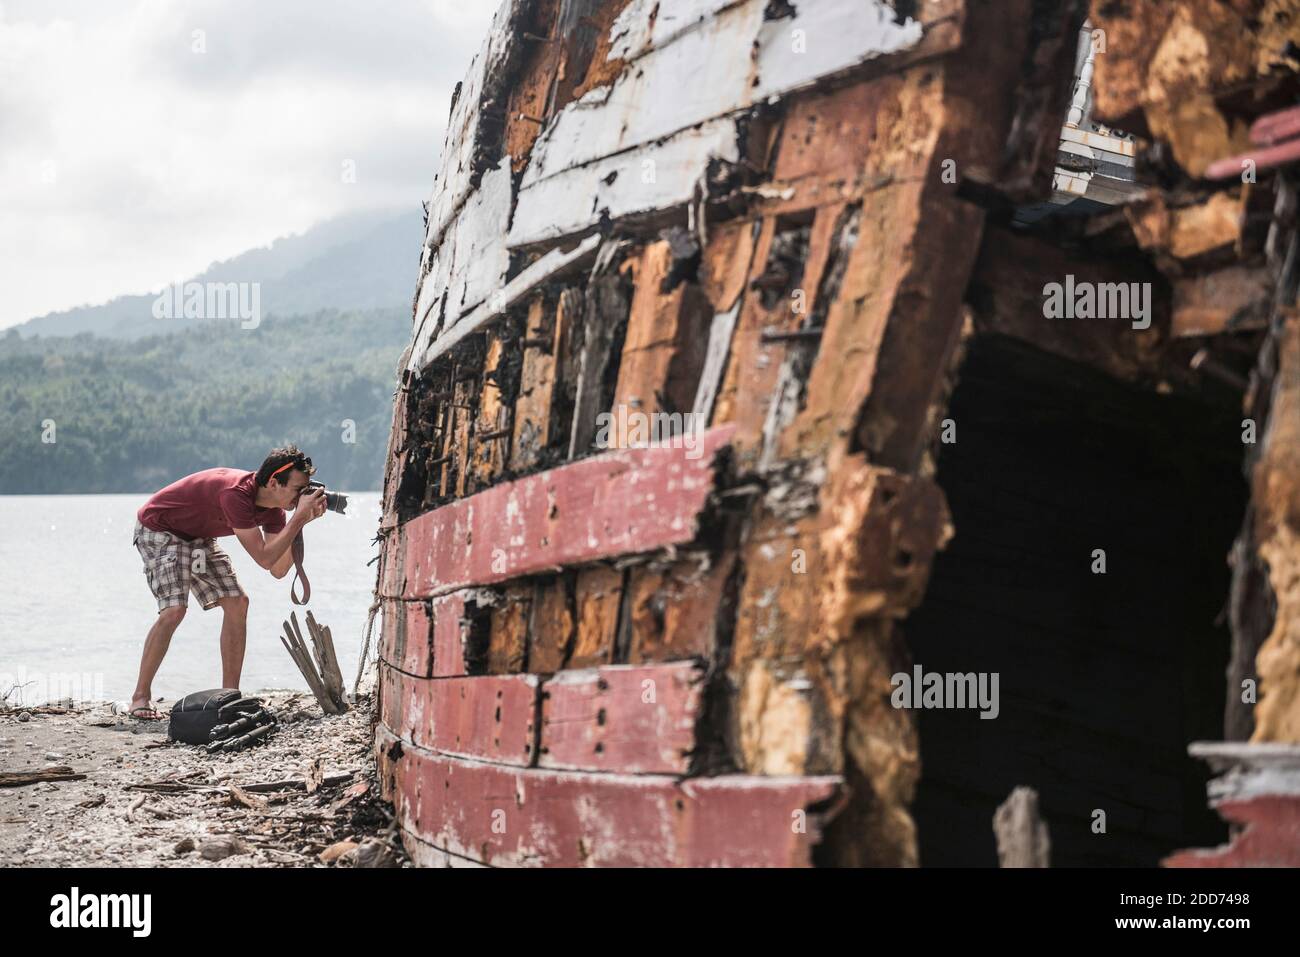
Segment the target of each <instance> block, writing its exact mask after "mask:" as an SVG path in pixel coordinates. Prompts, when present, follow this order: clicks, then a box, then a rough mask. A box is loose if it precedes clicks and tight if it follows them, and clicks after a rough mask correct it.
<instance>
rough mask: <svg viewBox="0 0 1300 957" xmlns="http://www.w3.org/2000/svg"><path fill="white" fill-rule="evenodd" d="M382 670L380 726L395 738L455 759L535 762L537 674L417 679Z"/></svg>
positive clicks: (394, 670)
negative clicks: (383, 684) (382, 691)
mask: <svg viewBox="0 0 1300 957" xmlns="http://www.w3.org/2000/svg"><path fill="white" fill-rule="evenodd" d="M380 667H381V669H382V680H384V682H385V691H384V694H383V695H382V698H381V709H380V721H381V722H382V723H383V725H384V726H385V727H386V728H388V729H389V730H390V731H391V732H392V733H393V734H395V735H396V736H397V737H399V738H402V739H403V740H405V741H409V742H411V743H412V744H415V745H417V746H419V747H421V748H427V749H429V750H431V751H437V752H439V753H441V754H448V755H453V756H456V757H465V758H474V759H476V760H480V761H491V762H496V763H501V764H513V765H519V766H521V767H523V766H528V765H531V764H533V763H534V761H535V755H536V751H537V728H536V718H537V695H538V687H539V685H540V683H541V679H539V678H538V677H536V676H535V675H504V676H497V675H479V676H475V677H469V678H415V677H412V676H411V675H407V674H403V673H402V672H400V671H398V670H397V669H396V668H393V667H391V666H389V665H387V664H381V665H380Z"/></svg>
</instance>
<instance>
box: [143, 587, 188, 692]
mask: <svg viewBox="0 0 1300 957" xmlns="http://www.w3.org/2000/svg"><path fill="white" fill-rule="evenodd" d="M184 617H185V606H184V605H170V606H168V607H167V608H164V609H163V610H162V611H160V612H158V619H157V620H156V621H155V622H154V623H153V627H151V628H150V629H149V634H148V635H147V636H145V639H144V654H143V655H141V656H140V677H139V678H138V679H137V680H136V683H135V691H134V692H132V694H131V709H132V710H134V709H136V708H144V707H148V705H149V700H150V698H152V697H153V692H152V686H153V677H154V675H156V674H157V673H158V668H159V666H160V665H161V664H162V661H163V657H164V656H165V655H166V654H167V648H168V646H170V645H171V640H172V635H173V633H175V631H176V626H177V625H179V624H180V623H181V619H182V618H184Z"/></svg>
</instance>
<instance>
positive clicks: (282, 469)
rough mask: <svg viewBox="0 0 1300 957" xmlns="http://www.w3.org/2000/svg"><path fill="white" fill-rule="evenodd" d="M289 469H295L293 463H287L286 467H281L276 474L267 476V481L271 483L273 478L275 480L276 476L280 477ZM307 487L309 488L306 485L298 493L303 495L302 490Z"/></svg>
mask: <svg viewBox="0 0 1300 957" xmlns="http://www.w3.org/2000/svg"><path fill="white" fill-rule="evenodd" d="M288 468H293V463H292V462H286V463H285V464H284V465H281V466H280V467H279V468H278V469H276V470H275V471H274V472H272V473H271V474H270V475H269V476H267V481H270V480H271V479H272V478H274V477H275V476H277V475H279V474H280V473H281V472H283V471H284V470H285V469H288ZM306 487H307V486H306V485H304V486H303V487H302V488H300V489H298V492H299V493H301V492H302V489H303V488H306Z"/></svg>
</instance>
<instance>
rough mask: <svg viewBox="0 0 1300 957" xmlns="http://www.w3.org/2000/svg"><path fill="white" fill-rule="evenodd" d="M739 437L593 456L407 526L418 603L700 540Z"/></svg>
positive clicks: (723, 432)
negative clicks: (721, 469) (728, 453)
mask: <svg viewBox="0 0 1300 957" xmlns="http://www.w3.org/2000/svg"><path fill="white" fill-rule="evenodd" d="M731 431H732V430H731V429H729V428H726V427H722V428H716V429H710V430H708V431H707V432H704V433H702V434H700V435H698V436H697V437H696V438H697V439H698V441H699V444H698V445H697V446H695V447H694V448H693V449H692V448H687V447H685V446H683V447H681V448H672V447H667V446H654V447H649V448H637V449H626V450H620V451H616V452H609V453H606V454H603V455H597V456H592V457H591V458H588V459H584V460H582V461H579V462H573V463H570V464H568V465H564V466H561V467H559V468H556V469H551V470H549V471H546V472H539V473H538V474H536V475H530V476H528V477H527V478H523V479H518V480H516V481H514V482H505V483H502V484H500V485H496V486H493V487H492V488H490V489H487V490H485V491H483V492H480V493H478V494H477V495H473V496H470V497H468V498H465V499H461V500H459V501H456V502H451V503H449V504H447V505H445V506H443V507H441V508H437V509H434V510H432V511H430V512H426V513H425V514H424V515H421V516H419V517H418V518H415V519H412V520H411V521H409V522H407V523H406V524H405V525H403V526H402V529H403V532H404V537H405V540H406V572H407V574H406V589H405V595H404V597H405V598H407V599H408V600H414V599H419V598H429V597H434V596H438V595H444V594H448V593H450V592H452V591H456V590H459V589H461V588H464V587H466V586H470V585H488V584H493V583H496V582H502V581H506V580H508V579H511V578H517V577H519V576H521V575H531V574H539V573H542V572H546V571H551V570H554V569H556V568H562V567H564V566H568V565H581V564H587V563H590V562H594V561H599V560H601V559H605V558H614V557H617V556H619V555H626V554H634V553H638V552H649V551H654V550H657V549H661V548H668V547H670V546H674V545H684V544H686V543H688V542H690V541H691V540H692V539H694V538H695V535H696V533H697V531H698V529H699V523H700V519H701V515H702V513H703V511H704V509H705V506H706V504H707V502H708V498H709V494H710V493H711V492H712V491H713V488H714V480H715V479H714V470H715V467H716V465H715V463H716V459H717V456H718V454H719V453H720V452H721V451H722V449H723V448H725V447H726V445H727V443H728V441H729V439H730V436H731Z"/></svg>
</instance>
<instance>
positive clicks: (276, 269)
mask: <svg viewBox="0 0 1300 957" xmlns="http://www.w3.org/2000/svg"><path fill="white" fill-rule="evenodd" d="M423 235H424V227H423V217H422V216H421V213H420V211H419V209H416V210H415V211H413V212H410V213H404V214H401V215H398V216H394V215H393V214H392V213H384V214H377V213H366V214H356V215H352V216H345V217H340V218H338V219H334V220H331V221H329V222H327V223H323V224H322V225H320V226H317V227H315V228H314V229H310V230H308V231H307V232H305V233H303V234H302V235H301V236H288V237H285V238H282V239H277V240H276V241H275V242H274V243H272V244H271V245H270V246H268V247H264V248H260V249H253V250H250V251H248V252H246V253H243V254H241V255H239V256H235V257H234V258H232V259H228V260H225V261H223V262H219V263H214V264H213V265H212V266H210V267H209V268H208V269H207V270H206V271H204V272H203V273H202V274H200V275H198V276H194V277H191V278H192V279H194V280H197V281H199V282H249V283H252V282H257V283H260V284H261V288H260V294H261V313H262V316H263V317H266V316H271V315H279V316H294V315H309V314H312V313H315V312H318V311H320V310H322V309H337V310H355V309H378V308H386V307H390V306H392V307H400V306H406V307H408V308H409V306H410V302H411V296H412V293H413V291H414V289H415V278H416V272H417V270H418V266H419V259H420V245H421V241H422V239H423ZM154 298H155V294H153V293H150V294H147V295H139V296H120V297H118V298H117V299H113V300H112V301H110V302H107V303H104V304H103V305H98V306H82V307H79V308H76V309H70V310H67V311H65V312H54V313H49V314H48V315H44V316H40V317H38V318H36V319H30V320H28V321H27V322H25V323H22V324H20V325H18V326H16V327H15V328H17V329H18V331H19V334H20V335H22V336H24V337H26V336H33V335H39V336H72V335H77V334H78V333H83V332H92V333H94V334H95V335H98V336H107V337H111V338H125V339H133V338H139V337H142V336H154V335H160V334H167V333H171V332H180V331H184V330H186V329H192V328H195V327H197V326H201V325H203V324H205V323H207V322H209V321H210V320H204V319H188V320H186V319H156V318H154V316H153V310H152V307H153V302H154Z"/></svg>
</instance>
